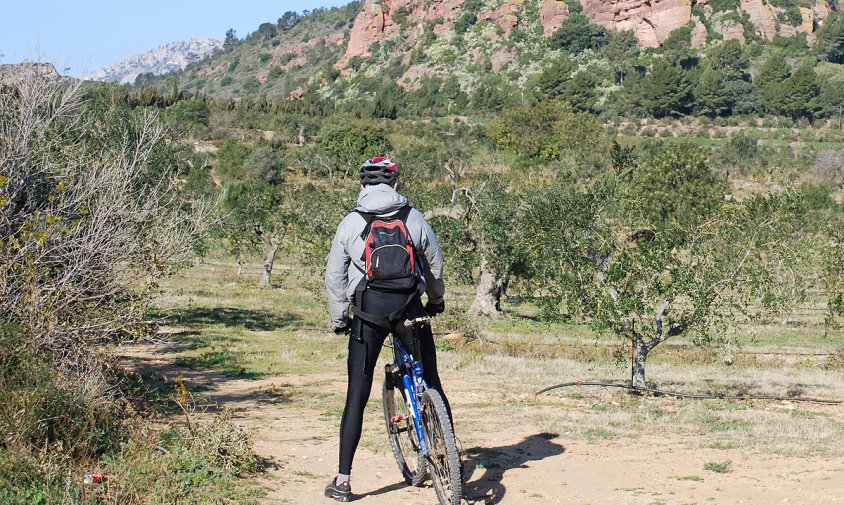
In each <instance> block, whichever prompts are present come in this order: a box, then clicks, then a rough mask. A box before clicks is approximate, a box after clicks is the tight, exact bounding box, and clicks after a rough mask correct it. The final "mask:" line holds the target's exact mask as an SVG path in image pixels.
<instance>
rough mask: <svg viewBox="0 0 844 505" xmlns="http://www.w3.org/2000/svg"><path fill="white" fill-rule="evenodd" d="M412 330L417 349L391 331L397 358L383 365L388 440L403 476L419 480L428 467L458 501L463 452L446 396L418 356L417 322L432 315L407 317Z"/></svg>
mask: <svg viewBox="0 0 844 505" xmlns="http://www.w3.org/2000/svg"><path fill="white" fill-rule="evenodd" d="M404 324H405V326H407V327H409V328H411V329H412V330H413V347H414V349H413V353H412V354H411V353H410V352H408V350H407V349H406V348H405V346H404V344H402V342H401V339H400V338H398V337H396V336H395V335H394V336H393V351H394V356H395V359H394V361H393V363H389V364H388V365H387V366H386V368H385V378H384V389H383V395H382V399H383V403H384V421H385V422H386V424H387V434H388V435H389V437H390V446H392V448H393V455H394V456H395V457H396V462H397V463H398V465H399V470H401V473H402V476H403V477H404V480H405V482H407V483H408V484H410V485H413V486H421V485H422V483H423V482H425V480H427V478H428V475H429V473H430V476H431V480H432V482H433V484H434V489H435V490H436V492H437V497H438V498H439V500H440V503H441V504H442V505H459V504H460V500H461V495H462V482H461V476H460V455H459V453H458V452H457V442H456V440H455V437H454V429H453V427H452V424H451V420H450V419H449V417H448V411H447V410H446V408H445V403H444V402H443V399H442V396H440V394H439V393H438V392H437V391H435V390H433V389H428V385H427V384H426V383H425V379H424V378H423V377H422V363H420V362H419V361H418V360H415V359H414V358H413V356H419V355H420V354H419V338H418V336H417V331H418V329H419V328H421V327H423V326H425V325H429V324H431V318H429V317H419V318H416V319H412V320H408V321H405V323H404Z"/></svg>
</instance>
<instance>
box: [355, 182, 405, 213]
mask: <svg viewBox="0 0 844 505" xmlns="http://www.w3.org/2000/svg"><path fill="white" fill-rule="evenodd" d="M405 205H407V198H406V197H404V196H402V195H400V194H399V193H398V192H397V191H396V190H394V189H393V188H391V187H390V186H388V185H387V184H375V185H372V186H364V187H363V189H362V190H360V193H359V194H358V201H357V210H359V211H361V212H367V213H370V214H390V213H392V212H395V211H397V210H399V209H400V208H402V207H404V206H405Z"/></svg>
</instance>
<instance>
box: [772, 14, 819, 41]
mask: <svg viewBox="0 0 844 505" xmlns="http://www.w3.org/2000/svg"><path fill="white" fill-rule="evenodd" d="M800 16H801V17H802V19H803V21H802V22H801V23H800V24H799V25H797V26H792V25H789V24H786V23H780V29H779V34H780V36H781V37H793V36H795V35H797V34H798V33H801V32H802V33H812V31H813V28H814V26H815V13H814V12H812V10H811V9H807V8H805V7H800Z"/></svg>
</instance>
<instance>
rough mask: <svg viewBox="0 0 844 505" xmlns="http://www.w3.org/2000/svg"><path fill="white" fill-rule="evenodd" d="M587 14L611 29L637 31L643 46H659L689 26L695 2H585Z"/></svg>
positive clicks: (586, 0) (596, 0) (669, 0)
mask: <svg viewBox="0 0 844 505" xmlns="http://www.w3.org/2000/svg"><path fill="white" fill-rule="evenodd" d="M581 4H582V5H583V13H584V14H585V15H586V16H587V17H588V18H589V19H590V20H591V21H592V22H593V23H597V24H599V25H601V26H603V27H605V28H608V29H611V30H619V31H622V30H633V31H634V32H635V33H636V37H637V38H638V39H639V44H640V45H642V46H643V47H657V46H659V45H660V44H662V43H663V42H664V41H665V39H667V38H668V35H669V34H670V33H671V32H673V31H674V30H676V29H677V28H682V27H684V26H686V25H687V24H689V20H690V19H691V17H692V2H691V0H650V1H649V0H618V1H616V0H582V2H581Z"/></svg>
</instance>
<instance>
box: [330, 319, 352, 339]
mask: <svg viewBox="0 0 844 505" xmlns="http://www.w3.org/2000/svg"><path fill="white" fill-rule="evenodd" d="M351 331H352V322H351V321H349V319H348V318H343V322H342V323H341V324H340V326H335V327H334V333H335V334H337V335H348V334H349V333H350V332H351Z"/></svg>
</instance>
